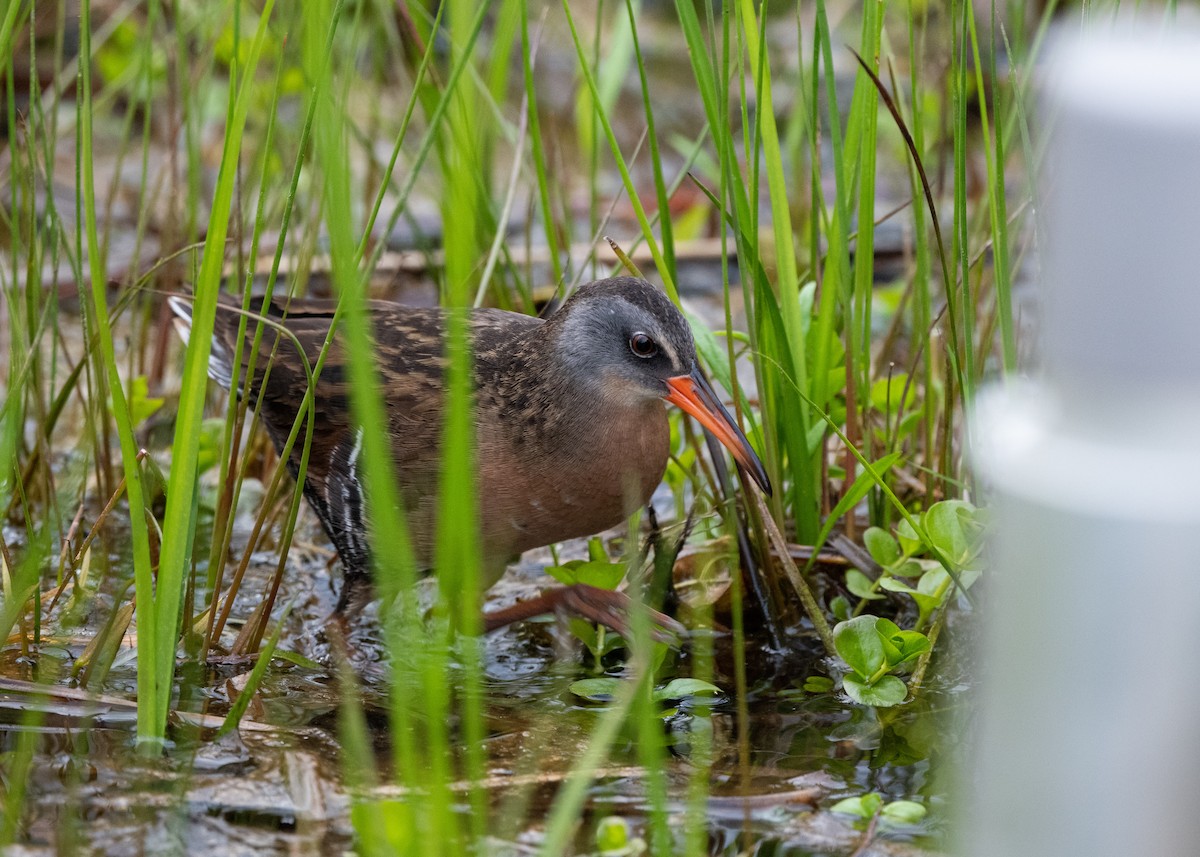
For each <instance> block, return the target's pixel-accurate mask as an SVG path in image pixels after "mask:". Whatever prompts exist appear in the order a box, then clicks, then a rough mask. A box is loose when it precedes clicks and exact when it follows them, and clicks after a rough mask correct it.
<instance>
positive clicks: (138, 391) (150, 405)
mask: <svg viewBox="0 0 1200 857" xmlns="http://www.w3.org/2000/svg"><path fill="white" fill-rule="evenodd" d="M162 404H163V400H162V399H152V398H150V382H149V381H147V380H146V376H145V375H138V376H137V377H136V378H134V379H133V383H132V384H131V385H130V389H129V418H130V419H131V420H132V421H133V424H134V425H135V426H139V425H141V424H142V423H144V422H145V421H146V420H148V419H149V418H150V417H151V416H153V415H154V412H155V411H157V410H158V409H159V408H161V407H162Z"/></svg>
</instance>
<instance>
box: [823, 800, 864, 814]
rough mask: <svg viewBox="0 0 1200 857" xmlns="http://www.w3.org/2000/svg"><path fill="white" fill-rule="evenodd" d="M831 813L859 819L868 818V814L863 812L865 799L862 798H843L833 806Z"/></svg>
mask: <svg viewBox="0 0 1200 857" xmlns="http://www.w3.org/2000/svg"><path fill="white" fill-rule="evenodd" d="M829 811H830V812H837V813H841V814H842V815H854V816H857V817H859V818H867V817H868V813H865V812H864V810H863V799H862V798H861V797H848V798H843V799H842V800H839V801H838V802H837V803H835V804H834V805H833V806H831V807H830V808H829Z"/></svg>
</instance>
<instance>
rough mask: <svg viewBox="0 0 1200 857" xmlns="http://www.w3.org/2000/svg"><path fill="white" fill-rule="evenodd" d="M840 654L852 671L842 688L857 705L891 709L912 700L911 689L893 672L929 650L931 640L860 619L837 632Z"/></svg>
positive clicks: (841, 624)
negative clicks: (907, 698) (907, 699)
mask: <svg viewBox="0 0 1200 857" xmlns="http://www.w3.org/2000/svg"><path fill="white" fill-rule="evenodd" d="M833 642H834V645H835V646H836V647H837V651H838V654H839V655H841V658H842V660H844V661H845V662H846V665H847V666H848V667H850V671H849V672H848V673H846V675H844V676H843V677H842V687H843V688H845V690H846V693H847V694H848V695H849V696H850V698H851V699H853V700H854V701H855V702H858V703H861V704H862V705H874V706H877V707H879V708H887V707H890V706H893V705H899V704H900V703H901V702H903V701H904V699H905V697H907V696H908V686H907V685H905V684H904V682H903V681H901V680H900V679H898V678H897V677H896V676H894V675H891V672H892V671H893V670H895V669H897V668H898V667H901V666H903V665H904V664H907V663H908V662H910V661H912V660H914V659H916V657H917V656H918V655H920V654H921V653H922V652H924V651H927V650H928V649H929V639H928V638H927V637H926V636H925V635H924V634H921V633H918V632H917V631H904V630H901V629H900V628H899V627H897V625H896V623H895V622H892V621H889V620H888V619H880V618H878V617H875V616H856V617H855V618H853V619H850V620H848V621H846V622H839V623H838V624H837V625H836V626H835V627H834V629H833Z"/></svg>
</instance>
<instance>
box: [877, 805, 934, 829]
mask: <svg viewBox="0 0 1200 857" xmlns="http://www.w3.org/2000/svg"><path fill="white" fill-rule="evenodd" d="M927 812H928V810H926V809H925V807H924V806H922V805H921V804H919V803H917V802H916V801H911V800H894V801H892V802H891V803H889V804H886V805H885V806H884V807H883V813H882V815H883V817H884V818H886V819H887V820H888V821H892V822H895V823H897V824H916V823H917V822H919V821H920V820H921V819H923V818H924V817H925V815H926V813H927Z"/></svg>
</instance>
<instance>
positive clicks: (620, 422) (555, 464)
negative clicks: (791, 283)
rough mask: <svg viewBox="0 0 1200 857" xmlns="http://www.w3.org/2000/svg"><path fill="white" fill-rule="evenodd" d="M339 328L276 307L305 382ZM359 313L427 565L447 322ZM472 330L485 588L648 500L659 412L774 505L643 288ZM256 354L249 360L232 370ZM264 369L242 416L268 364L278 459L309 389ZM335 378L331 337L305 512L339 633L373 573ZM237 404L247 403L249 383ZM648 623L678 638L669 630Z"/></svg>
mask: <svg viewBox="0 0 1200 857" xmlns="http://www.w3.org/2000/svg"><path fill="white" fill-rule="evenodd" d="M171 306H172V308H173V309H174V311H175V313H176V314H177V315H178V316H179V317H180V318H179V321H178V324H179V326H180V330H181V333H182V334H183V335H184V337H185V338H186V336H187V332H188V324H189V322H190V320H191V307H190V305H189V304H188V303H187V302H185V301H183V300H180V299H178V298H173V299H171ZM333 312H334V304H333V303H332V302H329V301H316V300H302V301H292V302H291V304H290V306H289V307H288V308H287V311H286V313H285V312H284V310H283V308H282V307H280V306H273V307H271V309H270V315H271V317H272V318H273V319H274V320H276V321H278V322H280V323H282V324H283V325H285V326H286V327H287V329H288V330H289V331H291V332H292V333H293V334H294V335H295V337H296V339H297V340H298V341H299V343H300V345H301V347H302V348H303V349H304V353H305V355H306V356H307V358H308V360H309V362H310V364H315V363H316V360H317V355H318V353H319V352H320V349H321V346H322V344H323V343H324V341H325V338H326V335H327V334H328V332H329V326H330V323H331V320H332V318H333ZM369 312H370V314H371V322H372V328H373V330H374V334H375V339H376V342H375V348H376V354H377V362H378V370H379V375H380V378H381V381H382V385H383V390H382V394H383V398H384V406H385V408H386V411H387V415H388V427H387V428H388V432H389V435H390V438H391V443H392V457H393V461H394V463H395V473H396V479H397V481H398V484H399V486H400V489H401V495H402V497H403V500H404V503H405V507H406V509H405V511H406V513H407V519H408V524H409V528H410V530H411V533H412V539H413V545H414V548H415V550H416V553H417V557H418V559H419V560H420V561H421V562H423V563H426V564H428V562H429V561H430V559H431V558H432V554H433V545H434V534H435V523H436V522H435V512H436V508H437V495H436V491H437V481H438V476H439V468H440V453H439V441H440V438H441V434H442V425H443V398H444V380H443V376H444V372H445V368H446V364H447V359H446V355H445V353H444V332H445V324H446V316H445V313H444V311H442V310H440V309H427V308H414V307H406V306H401V305H398V304H393V303H385V302H380V301H372V302H371V303H370V307H369ZM238 313H239V310H237V309H235V308H233V307H232V306H229V305H226V304H221V305H220V306H219V308H218V310H217V318H216V328H215V334H214V341H213V344H212V352H211V354H212V356H211V358H210V361H209V375H210V376H211V377H212V378H214V379H215V380H216V381H217V382H219V383H220V384H221V385H222V386H224V387H225V388H226V389H228V388H229V386H230V383H231V379H232V375H233V372H232V362H231V361H232V359H233V354H234V345H235V341H236V337H237V329H238ZM250 330H251V331H253V325H252V324H251V325H250ZM470 330H471V338H472V350H473V355H474V361H475V369H474V374H475V378H474V382H475V412H474V416H475V421H476V424H477V432H476V440H477V447H476V460H477V462H478V492H479V493H478V496H479V498H480V500H479V502H480V506H479V516H480V535H481V543H482V551H483V560H484V566H485V567H484V572H483V573H484V576H485V582H486V584H487V585H489V586H490V585H491V584H492V583H494V582H495V581H496V580H497V579H499V577H500V575H501V574H502V573H503V572H504V568H505V566H506V564H507V563H508V562H509V561H510V560H511V559H512V558H513V557H515V556H517V555H518V554H520V553H521V552H522V551H525V550H528V549H530V548H534V547H540V546H542V545H547V544H551V543H554V542H559V541H563V540H565V539H570V538H576V537H580V536H588V535H591V534H593V533H596V532H599V531H601V530H605V529H608V528H609V527H613V526H616V525H617V524H619V523H620V522H621V521H623V520H624V519H625V518H626V517H627V515H628V513H629V512H630V510H631V506H630V503H631V502H633V501H636V502H637V503H638V504H641V505H644V504H645V503H646V502H647V501H648V500H649V499H650V495H651V494H652V493H653V491H654V489H655V487H656V486H657V485H658V483H659V482H660V481H661V480H662V476H663V472H664V471H665V469H666V465H667V456H668V452H669V450H668V426H667V413H666V408H665V407H664V405H663V403H664V401H666V402H671V403H672V404H675V405H677V406H679V407H680V408H682V409H683V410H684V411H686V412H687V413H689V414H691V415H692V416H693V417H695V418H696V419H697V420H698V421H699V422H700V424H701V425H703V426H704V427H705V428H706V429H708V430H709V431H711V432H712V433H713V434H714V435H715V436H716V437H717V438H718V440H720V442H721V443H722V444H724V445H725V446H726V447H727V448H728V449H729V450H730V452H731V453H732V454H733V456H734V458H735V459H736V460H737V462H738V463H739V464H740V465H741V466H742V467H743V468H744V469H745V470H746V472H747V473H748V474H749V475H750V477H751V478H752V479H753V480H754V481H755V482H756V483H758V485H759V487H761V488H762V489H763V490H764V491H766V492H768V493H769V492H770V485H769V483H768V480H767V476H766V473H765V471H764V470H763V466H762V463H761V462H760V461H759V459H758V456H757V455H755V453H754V450H753V449H752V448H751V446H750V443H749V442H748V441H747V440H746V437H745V435H744V434H742V432H741V431H740V430H739V429H738V427H737V425H736V424H735V423H734V421H733V419H732V418H731V417H730V416H729V413H728V412H727V411H726V410H725V408H724V407H723V406H722V405H721V402H720V400H719V399H718V398H717V396H716V395H715V394H714V392H713V390H712V388H711V387H710V386H709V384H708V382H707V381H705V379H704V377H703V376H702V375H701V374H700V371H699V369H698V368H697V364H696V350H695V345H694V343H693V341H692V334H691V330H690V329H689V328H688V325H687V322H686V321H685V320H684V317H683V315H682V314H681V313H680V312H679V310H678V309H676V307H675V306H674V304H672V303H671V302H670V301H669V300H668V299H667V298H666V296H665V295H664V294H663V293H662V292H661V291H659V290H658V289H656V288H654V287H653V286H651V285H650V284H649V283H646V282H643V281H642V280H637V279H632V278H629V277H617V278H613V279H608V280H600V281H597V282H594V283H591V284H589V285H586V286H582V287H581V288H579V289H578V290H577V291H576V292H575V294H574V295H572V296H571V297H570V299H568V300H567V301H566V302H565V303H564V304H563V306H562V307H561V308H560V309H559V310H558V311H557V312H555V313H554V314H553V315H551V316H550V317H549V318H547V319H545V320H542V319H538V318H533V317H531V316H527V315H521V314H519V313H514V312H505V311H502V310H497V309H478V310H473V311H472V312H471V315H470ZM269 341H270V340H269V339H268V340H266V342H268V343H269ZM249 351H250V348H249V343H248V342H247V343H246V345H245V346H244V348H243V354H247V355H248V353H249ZM270 351H271V349H270V348H269V347H266V346H264V347H263V348H262V355H263V356H261V357H260V358H259V360H258V365H257V366H255V369H254V373H253V377H252V378H251V379H250V381H249V390H250V394H251V401H258V394H259V388H260V387H261V385H262V379H263V377H264V370H265V369H266V368H267V365H268V362H270V364H271V371H270V375H269V376H268V379H267V383H266V389H265V390H264V391H263V395H262V401H261V404H260V405H259V406H258V415H259V418H260V419H261V421H262V423H263V424H264V425H265V426H266V429H267V432H268V434H270V436H271V438H272V439H273V440H274V442H275V444H276V446H277V447H278V448H282V445H283V443H284V441H285V440H286V439H287V436H288V434H289V432H290V431H291V428H292V424H293V423H294V421H295V419H296V413H297V408H298V406H299V404H300V402H301V400H302V399H303V398H304V394H305V391H306V389H307V380H306V378H305V374H304V371H303V367H302V363H301V360H300V358H299V354H298V353H297V352H296V347H295V345H294V344H293V343H292V341H291V340H290V339H288V338H282V339H281V340H280V341H279V344H278V346H277V348H276V352H275V355H274V357H273V358H268V355H269V354H270ZM243 359H245V358H243ZM345 370H346V366H345V351H344V349H343V347H342V343H341V341H340V340H339V338H338V337H337V336H335V338H334V341H333V345H332V346H331V352H330V354H329V356H328V358H327V360H326V363H325V366H324V369H323V371H322V373H321V376H320V378H319V379H318V381H317V385H316V393H315V404H316V414H315V421H316V422H315V430H314V433H313V439H312V448H311V452H310V456H309V465H308V472H307V475H306V477H305V481H304V494H305V496H306V498H307V499H308V501H309V503H310V504H311V505H312V507H313V509H314V510H315V511H316V513H317V516H318V517H319V518H320V519H321V523H322V524H324V526H325V531H326V532H327V533H328V534H329V537H330V538H331V539H332V540H333V543H334V545H335V546H336V547H337V551H338V554H339V555H340V557H341V560H342V565H343V570H344V577H345V583H344V585H343V589H342V593H341V597H340V598H339V601H338V606H337V611H336V613H337V615H339V616H342V617H346V616H348V615H352V614H353V613H355V612H357V611H358V609H360V608H361V607H362V606H363V604H365V603H366V601H367V600H369V594H370V585H369V580H370V579H369V572H370V565H371V562H370V556H369V553H368V539H367V527H368V523H367V515H366V511H365V506H366V504H365V503H364V497H363V488H362V484H361V483H360V481H359V479H358V455H359V450H360V448H361V432H360V431H359V429H358V428H357V427H356V426H355V425H354V423H353V421H352V418H351V413H350V406H349V389H348V382H347V374H346V371H345ZM244 375H245V373H244V372H243V373H242V377H243V378H244ZM240 386H241V387H242V389H243V390H244V389H245V381H244V380H243V381H242V382H241V384H240ZM300 449H301V444H300V443H297V444H296V446H295V448H294V450H293V453H292V461H290V462H289V465H290V466H291V468H292V469H293V472H295V468H296V466H297V465H298V463H299V450H300ZM627 603H628V602H627V599H625V597H624V596H623V595H620V594H618V593H611V592H606V591H604V590H599V589H594V588H592V587H588V586H582V585H576V586H568V587H565V588H560V589H556V590H551V591H550V592H548V593H546V594H545V595H543V596H541V597H540V598H537V599H533V600H532V601H530V602H523V603H518V604H516V605H514V606H513V607H510V608H506V609H505V610H501V611H498V612H495V613H489V614H485V627H486V628H487V629H488V630H491V629H492V628H496V627H499V626H501V625H504V624H508V623H510V622H513V621H517V620H519V619H524V618H528V617H530V616H533V615H537V614H538V613H546V612H551V611H553V610H559V609H561V610H565V611H568V612H572V613H576V614H578V615H581V616H583V617H585V618H588V619H590V620H592V621H597V622H601V623H603V624H605V625H608V626H609V627H612V628H615V629H616V630H618V631H623V630H626V623H625V609H624V608H625V606H626V605H627ZM655 618H656V621H658V622H659V623H660V624H664V625H667V627H672V628H673V627H677V626H676V625H675V624H674V623H673V622H671V620H669V619H666V617H662V616H656V617H655ZM664 620H665V621H664Z"/></svg>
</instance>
